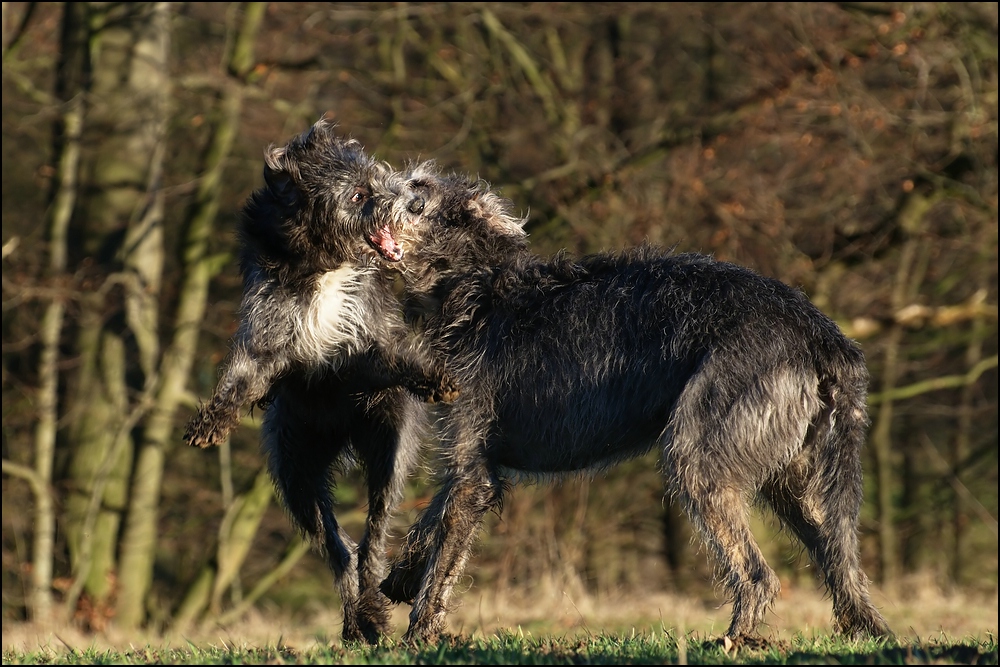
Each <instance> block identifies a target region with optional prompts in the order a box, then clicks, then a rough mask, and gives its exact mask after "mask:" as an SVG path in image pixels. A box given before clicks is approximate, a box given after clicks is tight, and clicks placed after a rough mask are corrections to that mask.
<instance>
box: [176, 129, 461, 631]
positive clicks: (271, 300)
mask: <svg viewBox="0 0 1000 667" xmlns="http://www.w3.org/2000/svg"><path fill="white" fill-rule="evenodd" d="M265 163H266V164H265V169H264V178H265V181H266V186H265V187H263V188H261V189H259V190H257V191H255V192H254V193H253V194H252V195H251V196H250V198H249V200H248V201H247V203H246V205H245V206H244V210H243V215H242V219H241V225H240V228H239V241H240V270H241V272H242V275H243V288H244V293H243V301H242V305H241V307H240V321H239V329H238V331H237V333H236V335H235V336H234V338H233V340H232V349H231V352H230V355H229V358H228V360H227V362H226V365H225V368H224V371H223V373H222V377H221V378H220V380H219V383H218V386H217V387H216V390H215V393H214V395H213V396H212V398H211V399H210V400H209V402H208V403H206V404H205V405H203V406H201V408H200V409H199V411H198V414H197V415H195V417H194V418H193V419H192V420H191V421H190V423H189V425H188V428H187V432H186V434H185V439H186V441H187V442H188V444H190V445H196V446H199V447H207V446H210V445H217V444H219V443H221V442H222V441H223V440H224V439H225V438H226V437H227V436H228V434H229V432H230V431H231V430H232V429H233V428H234V427H235V426H236V425H237V424H238V423H239V420H240V417H241V414H242V412H243V410H244V409H246V408H249V407H250V406H252V405H254V404H260V405H261V406H263V407H264V416H263V426H262V431H261V445H262V448H263V450H264V452H265V454H266V455H267V464H268V468H269V471H270V474H271V477H272V478H273V480H274V483H275V485H276V487H277V490H278V492H279V496H280V497H281V499H282V501H283V503H284V506H285V508H286V509H287V510H288V513H289V514H290V515H291V518H292V519H293V520H294V522H295V523H296V524H297V525H298V527H299V528H300V529H302V530H303V531H304V532H305V533H307V534H308V535H309V536H310V537H312V538H313V540H314V541H315V543H316V545H317V546H318V548H319V549H321V550H322V551H323V552H324V554H325V556H326V559H327V562H328V564H329V566H330V568H331V569H332V570H333V572H334V574H335V575H336V577H337V580H338V583H339V586H340V594H341V598H342V600H343V605H344V628H343V637H344V639H346V640H361V639H363V640H367V641H369V642H375V641H377V640H378V638H379V637H380V635H382V634H383V633H385V632H387V631H388V628H389V626H388V620H389V619H388V609H387V601H386V600H385V598H384V597H383V596H382V594H381V593H380V592H379V590H378V583H379V582H380V581H381V579H382V576H383V575H384V571H383V570H384V555H383V554H384V551H385V538H386V530H387V526H388V523H387V522H388V518H389V513H390V512H391V510H392V508H393V506H394V505H395V504H396V503H397V502H398V500H399V498H400V495H401V492H402V483H403V480H404V477H405V475H406V474H407V472H408V471H409V470H410V469H411V467H412V464H413V462H414V461H415V459H416V454H417V450H418V447H419V444H420V437H421V433H422V431H423V427H424V424H425V420H426V416H425V415H424V411H423V408H422V406H421V405H420V404H419V401H418V400H417V398H415V397H414V394H415V395H416V396H419V397H420V398H423V399H427V400H432V401H433V400H441V399H448V398H450V397H451V396H452V395H453V393H454V388H453V385H452V384H451V383H450V381H449V380H448V379H447V378H446V377H445V376H444V370H443V366H442V365H441V364H440V363H439V362H436V361H435V360H434V359H433V358H432V357H431V355H430V354H429V353H428V352H427V351H426V350H425V349H424V348H423V347H422V346H420V345H419V343H418V341H417V339H416V338H415V337H414V336H413V335H412V334H411V332H410V330H409V328H408V327H407V326H406V325H405V324H404V322H403V319H402V312H401V309H400V305H399V301H398V299H397V298H396V297H395V295H394V294H393V290H392V284H393V281H394V279H395V275H396V274H395V273H393V272H391V271H390V270H388V269H387V268H385V264H384V262H383V261H382V260H381V259H379V255H381V257H382V259H384V260H387V261H389V262H394V261H398V260H399V259H400V258H401V257H402V248H401V246H400V245H399V243H398V242H397V241H396V239H395V237H394V235H393V230H392V229H391V228H390V226H389V225H388V222H389V221H391V220H392V219H393V217H394V214H392V212H391V208H392V206H395V205H404V204H405V201H404V200H403V199H402V198H401V197H400V196H399V195H400V194H401V191H402V181H401V180H400V179H399V176H398V175H397V174H396V173H395V172H393V171H392V170H390V169H389V168H388V167H387V166H386V165H385V164H383V163H381V162H378V161H376V160H374V159H372V158H371V157H370V156H368V155H367V154H366V153H365V152H364V151H363V150H362V147H361V144H360V143H358V142H357V141H355V140H352V139H345V138H341V137H339V136H337V135H336V133H335V132H334V126H333V124H332V123H329V122H326V121H320V122H318V123H316V125H314V126H313V127H312V129H311V130H309V131H308V132H305V133H303V134H302V135H300V136H298V137H295V138H294V139H292V140H291V141H290V142H289V143H288V144H287V145H286V146H283V147H271V148H270V149H269V150H268V151H267V153H266V156H265ZM395 215H396V217H398V214H395ZM404 387H405V389H406V390H404ZM353 460H357V461H360V462H361V463H362V464H363V465H364V467H365V470H366V473H367V483H368V521H367V526H366V530H365V534H364V537H363V539H362V541H361V543H360V546H356V545H355V544H354V542H353V541H352V540H351V538H350V536H348V535H347V533H346V532H344V531H343V529H342V528H341V527H340V525H339V524H338V523H337V520H336V516H335V514H334V511H333V505H334V501H333V495H332V487H333V474H334V472H335V471H336V469H337V468H338V467H339V466H341V465H343V464H345V463H347V462H349V461H353Z"/></svg>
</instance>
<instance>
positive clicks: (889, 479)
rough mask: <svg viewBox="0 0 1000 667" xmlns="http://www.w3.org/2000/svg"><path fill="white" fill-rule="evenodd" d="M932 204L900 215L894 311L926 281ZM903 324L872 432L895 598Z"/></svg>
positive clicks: (891, 337)
mask: <svg viewBox="0 0 1000 667" xmlns="http://www.w3.org/2000/svg"><path fill="white" fill-rule="evenodd" d="M933 203H934V200H933V199H932V198H927V197H924V196H923V195H921V194H919V193H917V192H913V193H911V194H910V196H909V197H908V198H907V200H906V201H905V203H904V204H903V207H902V208H901V210H900V212H899V225H900V226H901V227H902V228H903V230H904V232H905V233H906V234H907V235H908V236H909V238H908V239H907V240H906V241H905V242H904V244H903V248H902V251H901V253H900V258H899V264H898V266H897V269H896V279H895V281H894V283H893V288H892V308H893V312H897V311H899V310H900V309H901V308H902V307H903V306H904V305H906V304H907V303H910V302H911V301H912V299H913V296H912V295H913V294H914V293H915V292H917V291H918V290H919V287H920V284H921V283H922V281H923V277H924V274H923V269H921V268H920V262H918V257H919V256H920V255H921V252H920V241H919V240H918V236H919V229H920V226H921V225H922V224H923V218H924V216H925V215H926V213H927V211H928V210H930V208H931V206H932V205H933ZM903 332H904V329H903V325H902V324H901V323H899V322H896V323H894V324H893V325H892V327H891V328H890V330H889V332H888V334H887V335H886V339H885V360H884V365H883V367H882V385H881V390H882V395H883V397H884V398H883V399H882V401H881V402H880V405H879V410H878V413H877V414H876V417H875V426H874V428H873V429H872V445H873V448H874V454H875V464H876V466H875V467H876V476H877V481H876V486H877V489H878V491H877V498H876V502H877V515H878V535H879V559H880V565H881V567H880V573H881V580H882V585H883V586H884V587H885V589H886V591H887V592H888V593H890V594H893V593H894V591H895V587H896V585H897V583H898V580H899V539H898V536H897V534H896V516H895V503H894V501H893V495H894V493H895V484H896V479H895V475H893V465H894V461H893V459H894V456H893V454H894V452H893V445H892V420H893V416H894V403H893V390H894V389H895V388H896V384H897V381H898V379H899V374H900V366H901V365H902V362H901V361H900V359H899V350H900V346H901V343H902V339H903Z"/></svg>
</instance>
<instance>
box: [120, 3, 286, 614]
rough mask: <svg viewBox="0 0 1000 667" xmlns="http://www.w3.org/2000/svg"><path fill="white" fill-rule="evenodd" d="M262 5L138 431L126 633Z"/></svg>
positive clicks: (237, 55)
mask: <svg viewBox="0 0 1000 667" xmlns="http://www.w3.org/2000/svg"><path fill="white" fill-rule="evenodd" d="M265 8H266V3H249V4H248V5H246V7H245V8H244V11H243V21H242V23H241V24H240V26H239V28H238V29H237V31H236V36H235V38H234V39H233V40H232V44H233V46H232V49H231V50H230V52H229V54H228V63H227V69H228V71H229V73H230V74H231V75H233V79H232V80H230V81H229V82H228V83H227V85H226V86H225V89H224V90H223V99H222V105H221V112H220V116H219V119H218V121H217V123H216V125H215V128H214V132H213V134H212V139H211V144H210V146H209V150H208V152H207V154H206V157H205V167H204V169H203V176H202V178H201V181H200V183H199V187H198V192H197V195H196V200H195V204H194V208H193V210H192V211H191V214H190V221H189V223H188V227H187V232H186V236H185V248H184V251H183V261H184V269H183V270H184V277H183V279H182V284H181V288H180V295H179V302H178V305H177V312H176V316H175V318H174V331H173V337H172V339H171V341H170V345H169V347H168V348H167V349H166V351H165V352H164V355H163V359H162V361H161V364H160V369H161V370H160V383H159V385H158V387H157V392H156V398H155V403H154V406H153V408H152V410H151V412H150V415H149V418H148V420H147V422H146V427H145V429H144V431H143V436H142V441H141V442H140V444H139V449H138V453H137V457H136V464H135V469H134V472H133V477H132V486H131V489H132V492H131V498H130V505H129V514H128V518H127V521H126V525H125V530H124V533H123V536H122V541H121V568H120V576H119V583H120V601H119V606H118V615H117V619H116V620H117V622H118V624H119V625H120V626H122V627H125V628H128V627H135V626H138V625H139V624H140V623H142V622H143V620H144V618H145V606H144V602H145V598H146V594H147V592H148V591H149V587H150V585H151V583H152V578H153V563H154V559H155V555H156V552H155V551H156V550H155V547H156V518H157V511H158V505H159V501H160V488H161V483H162V480H163V464H164V461H165V460H166V453H167V450H168V448H169V446H170V438H171V434H172V430H173V419H174V413H175V412H176V410H177V406H178V405H179V404H180V402H181V399H182V398H183V395H184V392H185V389H186V383H187V379H188V376H189V374H190V372H191V365H192V363H193V361H194V356H195V352H196V350H197V346H198V333H199V329H200V324H201V320H202V317H203V316H204V313H205V304H206V301H207V299H208V285H209V280H210V278H211V275H212V264H211V262H210V257H209V255H208V239H209V237H210V235H211V232H212V229H213V227H214V224H215V216H216V213H217V211H218V208H219V191H220V183H221V179H222V173H223V165H224V161H225V159H226V157H227V156H228V155H229V152H230V149H231V147H232V144H233V140H234V139H235V136H236V132H237V130H238V129H239V119H240V112H241V110H242V103H243V85H244V82H243V79H244V78H245V77H246V75H247V74H249V72H250V71H251V69H252V67H253V57H252V46H253V42H254V40H255V39H256V36H257V31H258V29H259V27H260V22H261V19H262V18H263V15H264V9H265Z"/></svg>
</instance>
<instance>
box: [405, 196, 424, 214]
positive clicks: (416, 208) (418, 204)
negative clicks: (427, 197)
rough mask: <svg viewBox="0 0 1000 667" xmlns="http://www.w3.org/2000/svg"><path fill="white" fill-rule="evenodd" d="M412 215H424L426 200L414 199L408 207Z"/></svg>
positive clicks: (421, 198)
mask: <svg viewBox="0 0 1000 667" xmlns="http://www.w3.org/2000/svg"><path fill="white" fill-rule="evenodd" d="M406 208H407V209H408V210H409V211H410V213H423V212H424V198H423V197H414V198H413V200H412V201H411V202H410V205H409V206H407V207H406Z"/></svg>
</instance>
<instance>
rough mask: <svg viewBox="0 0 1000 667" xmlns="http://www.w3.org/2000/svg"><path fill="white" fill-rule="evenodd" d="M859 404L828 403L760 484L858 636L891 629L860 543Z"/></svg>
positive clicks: (849, 630) (838, 615) (839, 617)
mask: <svg viewBox="0 0 1000 667" xmlns="http://www.w3.org/2000/svg"><path fill="white" fill-rule="evenodd" d="M862 410H863V407H861V406H849V405H844V406H843V407H842V409H840V410H833V409H832V405H828V406H827V409H825V410H824V411H823V413H822V414H821V415H820V417H819V419H818V420H817V426H818V428H817V429H816V431H815V432H814V433H812V434H810V438H809V440H808V441H807V443H806V447H805V449H804V450H803V452H802V453H801V454H800V455H799V456H798V457H796V458H795V459H794V460H793V461H792V462H791V464H790V465H789V466H788V467H787V468H786V469H785V470H784V471H782V472H781V473H780V474H778V475H776V476H775V477H774V478H773V479H772V480H770V481H769V482H768V483H767V484H765V486H764V487H763V489H762V494H763V496H764V498H765V499H766V500H767V502H768V504H769V505H770V506H771V508H772V509H773V510H774V512H775V514H776V515H777V516H778V518H779V519H781V521H782V523H783V524H784V525H785V526H787V527H788V528H789V529H790V530H791V531H792V532H793V533H794V534H795V535H796V536H797V537H798V538H799V539H800V540H801V541H802V544H803V545H805V547H806V549H807V550H808V551H809V555H810V556H811V557H812V560H813V562H814V563H815V564H816V565H817V567H818V568H819V570H820V571H821V572H822V573H823V578H824V581H825V583H826V587H827V589H828V590H829V591H830V593H831V595H832V597H833V612H834V618H835V620H836V627H837V630H838V631H840V632H842V633H844V634H847V635H849V636H852V637H855V638H861V637H883V636H890V635H892V631H891V630H890V629H889V625H888V624H887V623H886V621H885V619H884V618H883V617H882V615H881V614H880V613H879V612H878V610H877V609H876V608H875V606H874V604H872V601H871V598H870V596H869V592H868V578H867V576H866V575H865V573H864V571H863V570H862V568H861V557H860V551H859V546H858V515H859V512H860V509H861V501H862V484H861V474H862V472H861V455H860V448H861V446H862V443H863V442H864V417H863V412H862ZM838 412H839V414H838Z"/></svg>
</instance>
